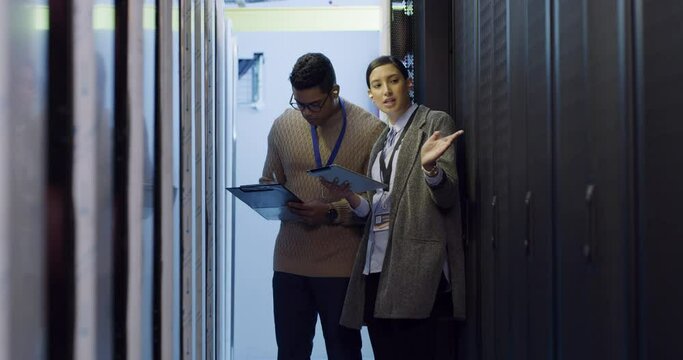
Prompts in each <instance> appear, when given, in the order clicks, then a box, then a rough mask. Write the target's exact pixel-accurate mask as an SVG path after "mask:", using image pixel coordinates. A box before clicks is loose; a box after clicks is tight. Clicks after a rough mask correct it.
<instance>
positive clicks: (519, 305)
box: [508, 0, 553, 359]
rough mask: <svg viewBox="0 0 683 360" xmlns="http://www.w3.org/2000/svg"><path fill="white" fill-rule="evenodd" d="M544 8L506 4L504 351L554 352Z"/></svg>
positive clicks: (518, 354) (516, 354) (521, 355)
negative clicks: (508, 141) (507, 344)
mask: <svg viewBox="0 0 683 360" xmlns="http://www.w3.org/2000/svg"><path fill="white" fill-rule="evenodd" d="M550 16H551V12H550V7H549V6H548V3H547V1H545V0H527V1H525V2H523V1H516V2H515V3H514V4H512V3H511V4H510V16H509V19H510V25H509V26H510V27H509V28H510V30H509V31H510V69H511V71H510V84H511V93H510V96H511V99H510V107H511V120H512V127H511V131H512V145H511V161H510V171H511V178H510V180H511V181H510V187H511V188H510V192H511V195H510V196H511V204H510V206H511V211H510V216H511V217H510V236H511V239H510V240H511V243H510V247H509V252H508V255H509V256H510V258H511V259H510V260H511V264H510V265H511V267H510V271H509V272H510V277H511V283H512V288H511V296H512V299H511V304H512V305H511V317H512V324H511V333H510V337H511V339H512V348H511V354H512V358H513V359H552V358H553V322H552V321H553V292H552V274H553V267H552V264H553V262H552V257H553V252H552V249H553V248H552V244H553V242H552V239H553V238H552V206H551V205H552V201H551V200H552V193H551V189H552V187H551V185H552V171H551V169H552V168H551V165H552V163H551V160H552V157H551V155H552V153H551V136H552V133H551V126H550V125H551V111H550V109H551V107H550V106H551V102H550V96H551V95H550V86H551V82H550V76H549V74H550V73H549V71H550V59H551V58H550V50H551V49H550V36H551V33H550V26H549V25H550Z"/></svg>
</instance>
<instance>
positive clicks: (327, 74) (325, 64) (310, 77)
mask: <svg viewBox="0 0 683 360" xmlns="http://www.w3.org/2000/svg"><path fill="white" fill-rule="evenodd" d="M289 82H290V83H292V87H293V88H294V89H296V90H305V89H310V88H312V87H316V86H318V87H320V90H322V91H323V92H326V93H327V92H330V91H331V90H332V87H333V86H334V85H335V84H336V83H337V78H336V76H335V74H334V67H332V62H330V59H328V58H327V56H325V55H323V54H321V53H308V54H304V55H302V56H301V57H300V58H299V59H298V60H297V61H296V63H295V64H294V67H293V68H292V73H291V74H289Z"/></svg>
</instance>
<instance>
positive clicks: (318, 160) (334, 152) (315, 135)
mask: <svg viewBox="0 0 683 360" xmlns="http://www.w3.org/2000/svg"><path fill="white" fill-rule="evenodd" d="M339 105H340V106H341V111H342V128H341V131H340V132H339V136H338V137H337V142H336V143H335V144H334V148H333V149H332V152H331V153H330V157H329V158H328V159H327V163H326V165H325V166H330V165H332V164H333V163H334V159H335V158H336V157H337V153H339V148H340V147H341V143H342V140H344V135H345V134H346V109H345V108H344V101H343V100H342V99H341V98H340V99H339ZM311 139H312V140H313V156H314V157H315V164H316V165H317V166H318V167H319V168H321V167H323V161H322V158H321V157H320V145H319V144H318V132H317V131H316V126H313V125H311Z"/></svg>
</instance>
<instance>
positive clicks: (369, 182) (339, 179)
mask: <svg viewBox="0 0 683 360" xmlns="http://www.w3.org/2000/svg"><path fill="white" fill-rule="evenodd" d="M308 174H309V175H311V176H317V177H319V178H321V180H323V184H325V182H328V183H331V184H333V185H336V186H341V187H343V186H348V190H350V191H351V192H353V193H362V192H366V191H369V190H377V189H382V188H384V187H386V185H385V184H383V183H381V182H379V181H375V180H373V179H371V178H369V177H367V176H365V175H362V174H359V173H357V172H355V171H351V170H349V169H347V168H344V167H342V166H339V165H336V164H332V165H330V166H323V167H320V168H317V169H311V170H308Z"/></svg>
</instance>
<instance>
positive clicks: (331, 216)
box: [325, 204, 339, 224]
mask: <svg viewBox="0 0 683 360" xmlns="http://www.w3.org/2000/svg"><path fill="white" fill-rule="evenodd" d="M325 216H326V217H327V221H329V222H330V224H334V222H335V221H336V220H337V217H338V216H339V213H338V212H337V209H335V208H334V206H332V204H330V208H329V209H327V214H326V215H325Z"/></svg>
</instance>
